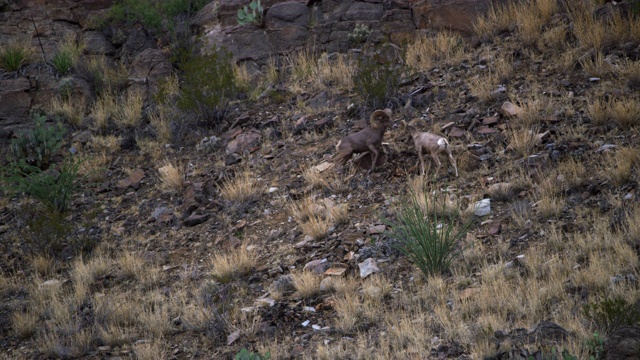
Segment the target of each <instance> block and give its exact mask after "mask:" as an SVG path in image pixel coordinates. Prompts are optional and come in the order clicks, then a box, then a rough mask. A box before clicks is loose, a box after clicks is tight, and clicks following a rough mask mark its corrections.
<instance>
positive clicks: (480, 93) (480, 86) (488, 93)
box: [467, 71, 500, 103]
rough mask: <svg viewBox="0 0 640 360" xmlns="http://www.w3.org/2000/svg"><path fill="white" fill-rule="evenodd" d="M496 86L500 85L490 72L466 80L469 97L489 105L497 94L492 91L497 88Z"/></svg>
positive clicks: (493, 73) (494, 75)
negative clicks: (471, 96)
mask: <svg viewBox="0 0 640 360" xmlns="http://www.w3.org/2000/svg"><path fill="white" fill-rule="evenodd" d="M498 85H500V81H499V79H498V77H497V76H496V74H495V72H491V71H489V72H487V73H486V74H483V75H476V76H474V77H472V78H470V79H468V80H467V86H468V87H469V91H470V92H471V95H473V96H475V97H477V98H478V99H479V100H480V101H482V102H484V103H489V102H491V101H493V100H495V99H496V98H497V93H495V92H494V91H495V90H496V89H497V88H498Z"/></svg>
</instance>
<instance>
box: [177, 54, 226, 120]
mask: <svg viewBox="0 0 640 360" xmlns="http://www.w3.org/2000/svg"><path fill="white" fill-rule="evenodd" d="M182 73H183V82H182V86H181V89H180V98H179V100H178V107H179V108H180V109H182V110H186V111H192V112H194V113H196V114H197V115H198V116H199V117H200V119H201V120H204V121H205V122H207V123H208V124H209V125H212V126H214V127H215V126H217V125H219V123H220V122H221V121H222V120H223V119H224V116H225V114H226V109H227V103H228V102H229V100H230V99H232V98H233V97H235V94H236V91H237V87H236V82H235V76H234V73H233V66H232V64H231V53H229V52H228V51H226V50H224V49H218V48H214V49H213V50H212V52H211V53H210V54H206V55H199V56H194V57H192V58H191V59H190V60H188V61H187V62H185V63H184V65H183V66H182Z"/></svg>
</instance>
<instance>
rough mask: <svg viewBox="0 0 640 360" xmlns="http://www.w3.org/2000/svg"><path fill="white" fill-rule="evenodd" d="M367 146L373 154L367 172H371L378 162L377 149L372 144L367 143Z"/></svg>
mask: <svg viewBox="0 0 640 360" xmlns="http://www.w3.org/2000/svg"><path fill="white" fill-rule="evenodd" d="M368 148H369V150H371V153H372V154H373V159H372V160H371V169H369V173H371V172H373V170H375V168H376V163H377V162H378V149H376V147H375V146H373V144H369V145H368Z"/></svg>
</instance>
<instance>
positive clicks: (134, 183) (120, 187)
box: [116, 169, 145, 194]
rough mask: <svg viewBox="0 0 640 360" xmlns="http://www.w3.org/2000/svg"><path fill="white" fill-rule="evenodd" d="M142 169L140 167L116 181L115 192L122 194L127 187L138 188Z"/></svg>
mask: <svg viewBox="0 0 640 360" xmlns="http://www.w3.org/2000/svg"><path fill="white" fill-rule="evenodd" d="M144 175H145V174H144V171H143V170H142V169H136V170H134V171H133V172H132V173H131V174H129V176H127V177H126V178H124V179H122V180H120V181H118V183H117V184H116V194H123V193H124V192H125V191H126V190H127V189H128V188H130V187H131V188H133V189H134V190H138V188H139V187H140V181H142V178H144Z"/></svg>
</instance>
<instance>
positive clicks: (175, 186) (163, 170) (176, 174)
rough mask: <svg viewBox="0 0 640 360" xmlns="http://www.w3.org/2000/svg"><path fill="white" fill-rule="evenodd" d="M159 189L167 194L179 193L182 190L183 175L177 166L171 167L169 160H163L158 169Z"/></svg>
mask: <svg viewBox="0 0 640 360" xmlns="http://www.w3.org/2000/svg"><path fill="white" fill-rule="evenodd" d="M158 174H159V179H160V183H159V187H160V189H162V190H164V191H167V192H174V193H180V192H181V191H182V190H183V188H184V173H183V171H182V169H180V168H179V167H178V166H175V165H173V163H172V162H170V161H169V160H165V162H164V164H163V166H162V167H160V168H159V169H158Z"/></svg>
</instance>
